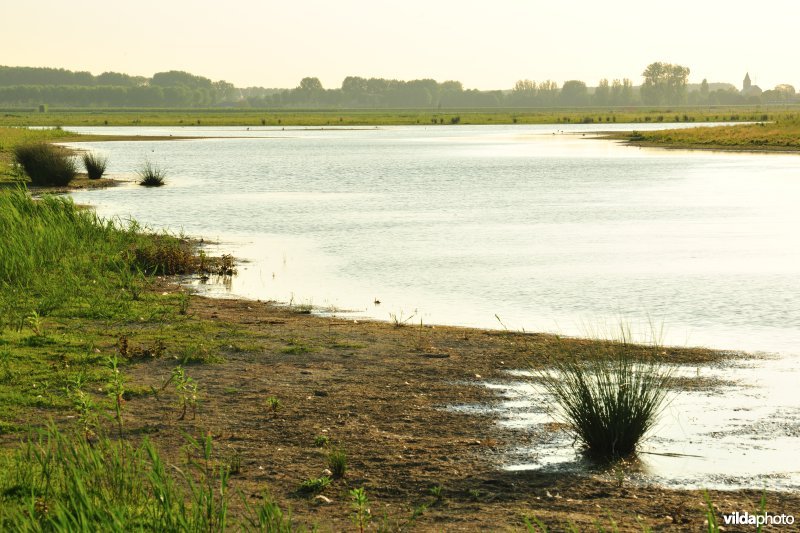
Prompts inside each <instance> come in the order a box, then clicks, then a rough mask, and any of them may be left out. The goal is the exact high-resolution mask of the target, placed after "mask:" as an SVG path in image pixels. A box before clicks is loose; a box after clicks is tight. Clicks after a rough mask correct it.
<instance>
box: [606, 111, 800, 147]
mask: <svg viewBox="0 0 800 533" xmlns="http://www.w3.org/2000/svg"><path fill="white" fill-rule="evenodd" d="M758 120H759V122H757V123H755V124H739V125H735V126H716V127H711V128H689V129H679V130H659V131H634V132H633V133H625V134H614V135H613V136H612V137H613V138H616V139H621V140H625V141H628V142H630V143H631V144H635V145H637V146H655V147H666V148H693V149H709V150H712V149H716V150H744V151H747V150H755V151H797V150H800V115H798V114H794V113H786V114H783V115H778V116H777V117H771V115H768V114H762V115H761V116H759V117H758ZM768 120H769V121H770V122H768Z"/></svg>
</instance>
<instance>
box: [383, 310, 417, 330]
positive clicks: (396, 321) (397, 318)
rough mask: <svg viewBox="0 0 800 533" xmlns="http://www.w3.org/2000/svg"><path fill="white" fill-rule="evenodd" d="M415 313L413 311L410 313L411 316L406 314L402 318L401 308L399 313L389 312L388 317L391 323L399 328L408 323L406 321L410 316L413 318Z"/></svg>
mask: <svg viewBox="0 0 800 533" xmlns="http://www.w3.org/2000/svg"><path fill="white" fill-rule="evenodd" d="M416 315H417V313H416V312H415V313H412V314H411V316H408V317H405V318H404V317H403V311H402V310H401V311H400V314H399V315H398V314H396V313H389V318H390V319H391V321H392V324H393V325H394V327H396V328H400V327H403V326H405V325H406V324H408V322H409V321H410V320H411V319H412V318H414V317H415V316H416Z"/></svg>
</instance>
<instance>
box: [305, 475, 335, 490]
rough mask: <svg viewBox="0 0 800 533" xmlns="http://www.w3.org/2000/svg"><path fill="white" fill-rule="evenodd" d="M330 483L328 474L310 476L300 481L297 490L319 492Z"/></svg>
mask: <svg viewBox="0 0 800 533" xmlns="http://www.w3.org/2000/svg"><path fill="white" fill-rule="evenodd" d="M330 484H331V478H329V477H328V476H322V477H312V478H308V479H306V480H304V481H303V482H302V483H300V486H299V487H297V492H298V493H300V494H319V493H320V492H322V491H323V490H325V487H327V486H328V485H330Z"/></svg>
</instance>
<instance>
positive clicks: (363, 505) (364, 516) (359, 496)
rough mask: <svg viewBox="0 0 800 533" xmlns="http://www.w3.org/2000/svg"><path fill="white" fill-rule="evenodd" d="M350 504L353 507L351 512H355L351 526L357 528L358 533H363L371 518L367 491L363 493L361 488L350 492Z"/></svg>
mask: <svg viewBox="0 0 800 533" xmlns="http://www.w3.org/2000/svg"><path fill="white" fill-rule="evenodd" d="M350 504H351V505H352V506H353V511H355V515H354V516H353V524H355V525H356V526H357V527H358V530H359V532H360V533H364V528H365V527H366V526H367V525H368V524H369V521H370V519H371V518H372V515H371V514H370V510H369V499H368V498H367V491H365V490H364V488H363V487H361V488H357V489H352V490H351V491H350Z"/></svg>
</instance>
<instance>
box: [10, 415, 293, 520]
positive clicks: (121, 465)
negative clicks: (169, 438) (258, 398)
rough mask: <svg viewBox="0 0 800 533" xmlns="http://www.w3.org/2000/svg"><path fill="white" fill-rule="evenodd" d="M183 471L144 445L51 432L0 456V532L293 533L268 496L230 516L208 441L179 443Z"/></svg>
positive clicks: (224, 472) (225, 474)
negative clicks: (185, 454) (185, 457)
mask: <svg viewBox="0 0 800 533" xmlns="http://www.w3.org/2000/svg"><path fill="white" fill-rule="evenodd" d="M187 439H188V442H189V449H190V450H191V452H192V455H191V458H190V461H189V464H188V465H186V466H185V467H182V468H181V469H175V468H171V467H169V466H168V465H167V464H166V463H165V462H164V461H163V460H162V459H161V457H160V454H159V452H158V450H157V449H156V447H155V446H154V445H152V444H151V443H150V442H149V441H147V440H146V439H145V440H144V441H143V442H142V444H140V445H136V446H135V445H132V444H130V443H128V442H126V441H112V440H109V439H108V438H105V437H102V438H100V439H98V440H97V441H96V442H90V441H88V440H87V439H85V438H83V437H82V436H81V435H70V434H65V433H61V432H59V431H58V430H56V429H55V428H53V427H50V428H48V429H47V430H46V431H44V432H42V433H41V434H40V435H39V436H38V437H37V436H32V438H29V439H28V440H27V441H26V442H24V443H23V444H21V445H19V446H18V447H17V448H16V449H15V450H14V451H13V452H12V453H11V454H10V455H5V456H2V457H0V465H1V466H2V468H0V530H3V531H20V532H21V531H55V532H61V531H63V532H68V531H134V530H135V531H166V532H184V531H225V530H227V529H230V530H240V529H241V530H244V529H247V530H252V529H261V530H267V531H287V532H288V531H293V524H292V520H291V517H290V516H289V515H288V514H286V513H284V512H283V511H282V510H281V509H280V508H279V507H278V506H277V504H275V502H274V501H273V500H272V499H270V498H269V497H268V496H264V498H263V499H262V500H261V501H260V502H259V503H258V504H257V505H255V506H254V505H251V504H249V503H248V502H247V501H246V500H244V501H243V503H244V507H245V511H244V512H241V513H239V514H238V515H237V516H236V517H234V516H232V513H230V511H229V509H230V503H231V501H232V500H233V498H234V497H239V496H234V495H233V492H232V491H231V490H230V488H229V474H230V472H229V469H228V468H224V467H222V468H215V467H214V466H212V465H213V464H214V461H213V460H212V458H213V453H214V452H213V446H212V442H211V439H210V437H206V438H204V439H202V440H200V441H198V440H194V439H192V438H191V437H187Z"/></svg>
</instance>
